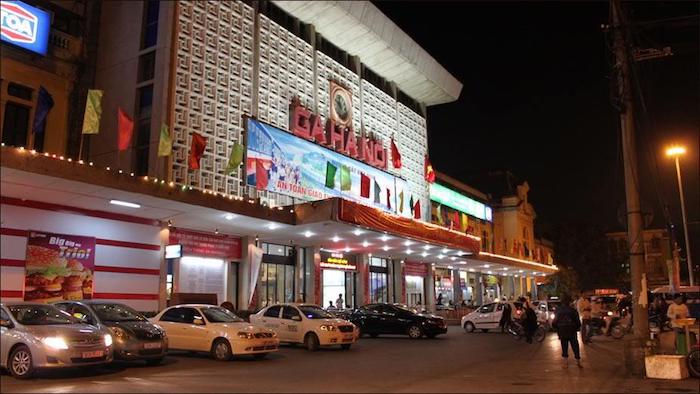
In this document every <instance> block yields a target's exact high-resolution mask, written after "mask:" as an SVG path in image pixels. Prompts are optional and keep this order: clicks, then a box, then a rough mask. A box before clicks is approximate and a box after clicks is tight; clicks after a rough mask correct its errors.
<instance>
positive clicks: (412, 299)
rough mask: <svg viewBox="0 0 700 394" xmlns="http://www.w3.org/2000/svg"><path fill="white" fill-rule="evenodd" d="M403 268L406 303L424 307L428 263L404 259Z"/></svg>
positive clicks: (411, 305)
mask: <svg viewBox="0 0 700 394" xmlns="http://www.w3.org/2000/svg"><path fill="white" fill-rule="evenodd" d="M403 268H404V280H405V285H404V286H405V289H406V297H405V302H406V305H408V306H410V307H424V306H425V303H426V301H425V300H426V299H425V281H426V278H427V277H428V270H429V269H430V264H426V263H420V262H410V261H406V262H405V263H404V267H403Z"/></svg>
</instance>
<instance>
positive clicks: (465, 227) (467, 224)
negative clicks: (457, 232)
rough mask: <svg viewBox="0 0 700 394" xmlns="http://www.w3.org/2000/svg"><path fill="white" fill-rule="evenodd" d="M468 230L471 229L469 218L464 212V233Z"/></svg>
mask: <svg viewBox="0 0 700 394" xmlns="http://www.w3.org/2000/svg"><path fill="white" fill-rule="evenodd" d="M467 229H469V217H468V216H467V214H466V213H464V212H462V231H467Z"/></svg>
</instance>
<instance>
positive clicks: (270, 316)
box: [260, 305, 282, 336]
mask: <svg viewBox="0 0 700 394" xmlns="http://www.w3.org/2000/svg"><path fill="white" fill-rule="evenodd" d="M281 313H282V305H273V306H271V307H269V308H267V309H266V310H265V313H263V315H262V317H261V318H260V323H261V324H262V325H263V327H265V328H269V329H271V330H272V331H274V332H276V333H277V335H278V336H279V335H280V328H281V324H280V323H281V321H280V314H281Z"/></svg>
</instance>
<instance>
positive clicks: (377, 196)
mask: <svg viewBox="0 0 700 394" xmlns="http://www.w3.org/2000/svg"><path fill="white" fill-rule="evenodd" d="M381 201H382V187H381V186H379V183H377V180H376V179H375V180H374V203H375V204H379V203H381Z"/></svg>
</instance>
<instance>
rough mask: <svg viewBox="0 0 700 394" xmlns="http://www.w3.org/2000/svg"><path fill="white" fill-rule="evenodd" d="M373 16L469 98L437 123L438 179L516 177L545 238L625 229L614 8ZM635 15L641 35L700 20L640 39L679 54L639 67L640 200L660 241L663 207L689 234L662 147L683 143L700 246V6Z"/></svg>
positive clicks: (435, 114)
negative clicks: (592, 226)
mask: <svg viewBox="0 0 700 394" xmlns="http://www.w3.org/2000/svg"><path fill="white" fill-rule="evenodd" d="M374 4H375V5H377V7H378V8H380V9H381V10H382V12H384V13H385V14H386V15H387V16H388V17H389V18H391V19H392V20H393V21H394V22H395V23H396V24H397V25H399V27H401V28H402V29H403V30H404V31H405V32H406V33H407V34H408V35H410V36H411V37H412V38H413V39H414V40H415V41H416V42H418V44H420V45H421V46H422V47H423V48H424V49H426V50H427V51H428V52H429V53H430V54H431V55H432V56H433V57H435V58H436V60H437V61H438V62H440V63H441V64H442V65H443V66H444V67H445V68H446V69H447V70H448V71H450V72H451V73H452V74H453V75H454V76H455V77H456V78H457V79H459V80H460V81H461V82H462V83H463V84H464V88H463V90H462V94H461V97H460V98H459V100H458V101H456V102H454V103H450V104H443V105H439V106H434V107H430V108H429V110H428V131H429V149H430V156H431V160H432V163H433V165H434V166H435V167H436V168H437V169H438V170H441V171H443V172H446V173H448V174H451V175H453V176H455V177H457V178H459V179H463V180H465V181H469V180H470V179H472V178H473V177H474V176H475V175H478V174H479V173H483V172H485V171H488V170H510V171H512V172H513V173H514V174H515V175H516V176H518V177H519V178H521V179H524V180H527V181H528V182H529V184H530V189H531V191H530V201H531V203H533V205H534V207H535V210H536V212H537V213H538V223H539V224H540V225H547V224H553V223H565V222H569V221H574V222H575V221H578V222H584V223H597V224H601V225H603V226H605V227H606V228H607V229H611V230H612V229H621V226H620V225H619V223H618V219H617V217H618V213H617V212H618V210H621V206H622V204H624V189H623V175H622V167H621V166H622V164H621V151H620V147H619V145H618V141H619V133H618V124H619V122H618V117H617V115H616V113H615V112H614V110H613V108H612V106H611V105H610V99H609V97H610V93H609V92H610V90H609V86H610V85H609V84H610V80H609V78H610V75H611V71H610V67H609V62H610V60H611V57H610V54H609V52H608V51H607V49H606V45H607V41H606V37H605V34H604V33H603V32H602V31H601V27H600V26H601V24H603V23H608V18H609V4H608V3H607V2H583V3H573V2H546V3H524V2H521V3H505V2H488V3H476V2H429V3H427V2H374ZM631 7H632V12H633V13H634V16H633V18H634V19H635V21H636V22H640V21H648V20H652V19H653V20H656V19H663V18H669V17H677V16H690V15H696V18H695V19H691V20H690V21H688V20H686V21H681V22H674V23H664V24H661V25H657V26H655V27H654V28H653V29H645V30H644V31H643V32H642V33H640V35H638V39H639V40H640V42H644V43H646V45H651V44H654V45H658V46H659V47H663V46H667V45H668V46H671V47H672V49H673V50H674V52H676V53H675V56H673V57H667V58H663V59H656V60H650V61H647V62H644V63H642V64H639V70H640V73H639V81H640V85H641V86H642V90H643V91H644V94H645V100H646V108H647V112H646V113H643V112H642V111H641V110H639V111H638V113H639V120H640V123H641V126H642V127H641V128H639V129H638V131H637V136H638V140H639V142H638V156H639V170H640V180H641V182H640V183H641V186H642V199H643V201H645V203H643V204H644V205H645V206H647V208H646V210H649V211H652V212H653V216H654V219H653V223H652V225H653V226H655V227H663V226H664V224H665V220H664V218H663V212H662V209H661V204H660V203H659V201H664V202H665V203H666V204H668V206H669V208H670V212H671V216H672V218H673V220H674V221H675V223H676V224H677V225H678V226H679V228H680V205H679V201H678V191H677V187H676V180H675V170H674V167H673V163H672V161H671V160H669V159H667V158H666V157H665V156H664V155H663V150H664V147H665V145H667V144H668V143H670V142H672V141H680V142H683V143H684V144H685V145H686V147H687V148H688V149H689V150H690V151H691V152H690V155H687V156H686V157H685V158H684V159H683V160H684V161H683V164H682V170H683V176H684V178H685V179H684V181H685V182H684V184H685V185H684V186H685V188H686V199H687V200H686V205H687V208H688V209H689V216H690V220H691V222H694V224H692V225H691V227H692V228H693V229H694V230H693V231H695V232H696V233H698V234H700V231H699V230H700V229H699V227H700V226H699V225H698V219H699V218H700V197H699V185H698V184H699V182H698V178H699V175H698V149H699V146H700V145H699V142H698V134H699V133H698V130H699V128H700V119H699V115H698V110H699V104H698V103H699V95H698V88H699V86H700V85H699V78H700V67H699V65H698V35H699V34H698V20H697V15H698V13H699V12H698V4H697V3H696V2H675V3H669V2H658V3H657V2H647V3H644V2H636V3H633V4H631ZM457 146H459V148H457ZM654 161H656V164H654ZM656 167H658V171H657V170H656V169H655V168H656ZM654 179H657V180H658V182H654ZM655 185H658V193H657V187H656V186H655ZM484 191H485V192H488V190H484ZM658 196H661V198H659V197H658ZM678 235H679V236H682V233H679V234H678ZM692 238H695V239H700V236H698V237H693V236H691V239H692ZM696 246H697V245H696ZM696 246H694V247H693V249H696ZM696 256H697V254H696ZM698 257H700V256H698Z"/></svg>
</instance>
